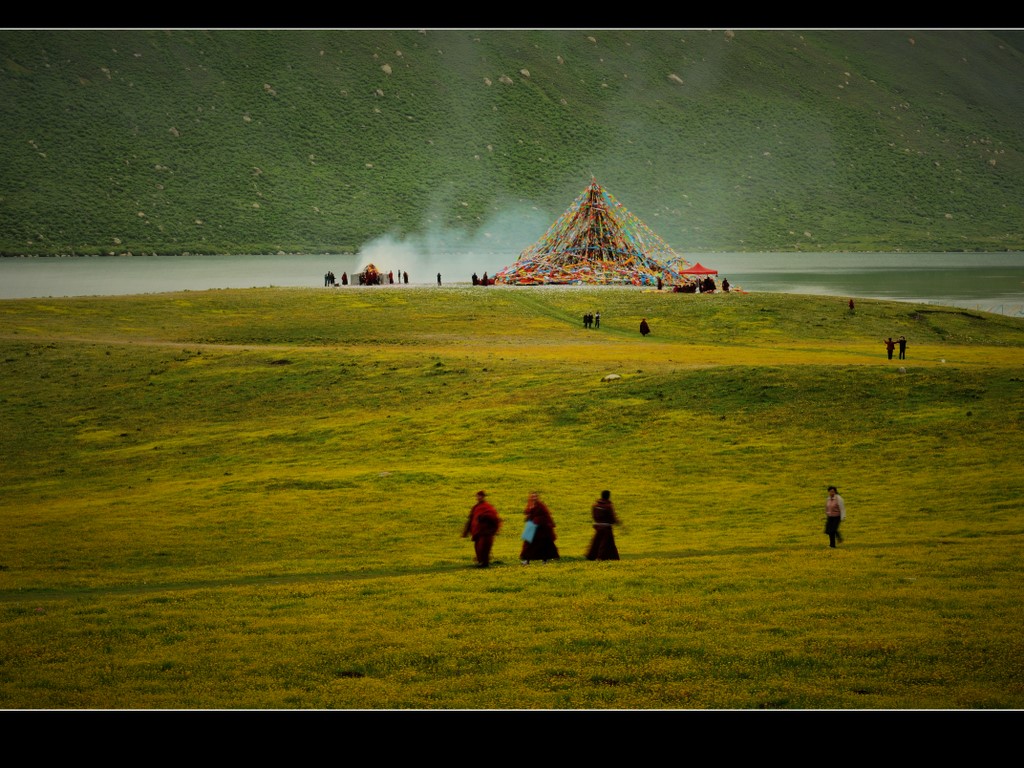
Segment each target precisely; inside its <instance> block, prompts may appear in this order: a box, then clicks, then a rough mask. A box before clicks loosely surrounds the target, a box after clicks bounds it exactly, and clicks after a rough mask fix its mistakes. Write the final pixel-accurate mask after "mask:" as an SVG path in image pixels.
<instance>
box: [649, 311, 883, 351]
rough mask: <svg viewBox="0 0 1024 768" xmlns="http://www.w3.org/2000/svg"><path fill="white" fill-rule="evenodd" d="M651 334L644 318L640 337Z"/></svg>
mask: <svg viewBox="0 0 1024 768" xmlns="http://www.w3.org/2000/svg"><path fill="white" fill-rule="evenodd" d="M650 332H651V326H649V325H648V324H647V318H646V317H645V318H643V319H642V320H641V321H640V335H641V336H646V335H647V334H649V333H650ZM890 357H891V355H890Z"/></svg>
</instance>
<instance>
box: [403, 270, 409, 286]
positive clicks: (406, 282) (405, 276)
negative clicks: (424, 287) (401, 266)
mask: <svg viewBox="0 0 1024 768" xmlns="http://www.w3.org/2000/svg"><path fill="white" fill-rule="evenodd" d="M402 282H403V283H405V284H406V285H408V284H409V273H408V272H403V273H402Z"/></svg>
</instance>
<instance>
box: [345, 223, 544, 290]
mask: <svg viewBox="0 0 1024 768" xmlns="http://www.w3.org/2000/svg"><path fill="white" fill-rule="evenodd" d="M552 221H553V219H551V218H550V216H549V215H547V214H544V213H541V212H540V211H538V210H537V209H534V208H524V207H522V206H517V209H505V210H502V211H501V212H499V213H497V214H495V215H494V216H492V217H491V218H490V219H489V220H488V221H486V222H485V223H484V224H483V225H482V226H481V227H480V228H479V229H478V230H477V231H476V233H475V234H473V235H470V234H468V233H467V232H465V231H463V230H457V229H450V230H445V229H442V228H440V227H431V228H429V229H428V230H426V231H425V232H423V233H421V234H415V235H409V236H407V237H404V238H397V237H394V236H391V235H386V236H384V237H379V238H377V239H375V240H372V241H370V242H368V243H366V244H365V245H363V246H362V247H361V248H360V249H359V253H358V256H357V263H358V270H357V271H362V270H363V269H364V268H365V267H366V266H367V265H368V264H373V265H374V266H375V267H376V268H377V269H378V270H379V271H380V272H382V273H383V274H385V275H386V274H387V273H388V272H393V273H394V275H395V279H396V280H397V279H398V273H399V272H400V271H401V272H408V273H409V284H410V285H412V284H422V283H436V282H437V275H438V273H440V274H441V280H442V284H450V283H468V282H471V280H472V276H473V274H474V273H476V274H477V275H478V276H480V277H482V276H483V274H484V273H485V272H486V273H487V275H488V276H489V277H493V276H494V275H495V274H496V273H497V272H498V271H499V270H501V269H503V268H505V267H507V266H509V265H511V264H512V263H514V262H515V260H516V259H517V258H519V254H520V253H521V252H522V251H524V250H525V249H527V248H529V247H530V246H531V245H533V244H534V243H535V242H537V240H539V239H540V238H541V236H542V235H544V233H545V232H547V229H548V227H550V226H551V223H552Z"/></svg>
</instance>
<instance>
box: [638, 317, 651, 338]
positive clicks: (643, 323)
mask: <svg viewBox="0 0 1024 768" xmlns="http://www.w3.org/2000/svg"><path fill="white" fill-rule="evenodd" d="M650 332H651V326H649V325H648V324H647V318H646V317H645V318H644V319H643V320H641V321H640V335H641V336H646V335H647V334H648V333H650Z"/></svg>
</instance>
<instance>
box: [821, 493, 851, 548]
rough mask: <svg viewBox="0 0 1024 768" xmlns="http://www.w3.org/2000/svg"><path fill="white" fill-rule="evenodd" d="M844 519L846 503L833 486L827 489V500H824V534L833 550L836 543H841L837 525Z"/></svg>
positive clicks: (841, 537) (841, 535)
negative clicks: (826, 535)
mask: <svg viewBox="0 0 1024 768" xmlns="http://www.w3.org/2000/svg"><path fill="white" fill-rule="evenodd" d="M845 519H846V503H845V502H844V501H843V497H842V496H840V495H839V491H838V490H837V489H836V487H835V486H834V485H830V486H829V487H828V498H826V499H825V533H827V534H828V545H829V546H830V547H831V548H832V549H835V547H836V542H837V541H838V542H839V543H840V544H842V543H843V534H841V533H840V532H839V524H840V523H841V522H843V520H845Z"/></svg>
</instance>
